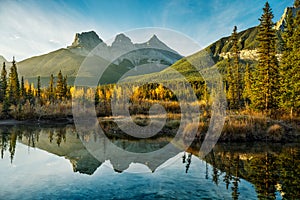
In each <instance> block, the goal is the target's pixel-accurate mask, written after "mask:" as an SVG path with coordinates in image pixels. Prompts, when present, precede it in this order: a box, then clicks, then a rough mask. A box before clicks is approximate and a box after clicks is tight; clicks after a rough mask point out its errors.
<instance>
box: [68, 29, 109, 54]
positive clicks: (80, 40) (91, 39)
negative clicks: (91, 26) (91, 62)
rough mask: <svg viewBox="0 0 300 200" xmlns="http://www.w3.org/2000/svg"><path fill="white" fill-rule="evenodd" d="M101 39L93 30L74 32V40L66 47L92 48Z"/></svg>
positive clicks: (100, 41)
mask: <svg viewBox="0 0 300 200" xmlns="http://www.w3.org/2000/svg"><path fill="white" fill-rule="evenodd" d="M102 42H103V40H101V39H100V38H99V36H98V35H97V33H96V32H95V31H88V32H82V33H76V34H75V38H74V41H73V43H72V45H71V46H68V48H85V49H87V50H92V49H94V48H95V47H96V46H97V45H98V44H99V43H102Z"/></svg>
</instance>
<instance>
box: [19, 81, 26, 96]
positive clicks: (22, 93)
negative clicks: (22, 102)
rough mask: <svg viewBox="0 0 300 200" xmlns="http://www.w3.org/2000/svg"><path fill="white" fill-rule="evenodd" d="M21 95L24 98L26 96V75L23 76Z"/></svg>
mask: <svg viewBox="0 0 300 200" xmlns="http://www.w3.org/2000/svg"><path fill="white" fill-rule="evenodd" d="M20 96H21V97H22V98H24V97H25V96H26V91H25V87H24V77H23V76H22V78H21V88H20Z"/></svg>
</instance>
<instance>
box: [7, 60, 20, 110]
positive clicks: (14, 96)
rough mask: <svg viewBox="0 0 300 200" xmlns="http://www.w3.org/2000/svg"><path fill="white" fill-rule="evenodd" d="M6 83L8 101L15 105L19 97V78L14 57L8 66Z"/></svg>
mask: <svg viewBox="0 0 300 200" xmlns="http://www.w3.org/2000/svg"><path fill="white" fill-rule="evenodd" d="M8 84H9V87H8V89H9V91H8V98H9V101H10V103H12V104H15V105H16V104H17V103H18V102H19V98H20V83H19V78H18V72H17V65H16V61H15V57H13V61H12V66H11V68H10V73H9V83H8Z"/></svg>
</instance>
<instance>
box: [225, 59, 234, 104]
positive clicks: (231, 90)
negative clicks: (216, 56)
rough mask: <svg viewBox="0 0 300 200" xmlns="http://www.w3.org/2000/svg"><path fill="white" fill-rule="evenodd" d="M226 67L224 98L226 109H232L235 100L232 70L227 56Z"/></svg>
mask: <svg viewBox="0 0 300 200" xmlns="http://www.w3.org/2000/svg"><path fill="white" fill-rule="evenodd" d="M226 67H227V75H226V83H227V84H226V88H227V91H226V97H227V102H228V108H229V109H233V108H234V100H235V99H236V93H235V91H234V85H235V84H234V77H233V73H232V72H233V69H232V65H231V63H230V58H229V56H228V57H227V59H226Z"/></svg>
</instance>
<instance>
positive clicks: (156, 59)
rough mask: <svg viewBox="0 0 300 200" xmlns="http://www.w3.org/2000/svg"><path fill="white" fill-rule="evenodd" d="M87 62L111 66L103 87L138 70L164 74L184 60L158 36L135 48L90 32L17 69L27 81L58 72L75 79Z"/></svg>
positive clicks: (120, 37)
mask: <svg viewBox="0 0 300 200" xmlns="http://www.w3.org/2000/svg"><path fill="white" fill-rule="evenodd" d="M86 58H95V59H98V60H99V59H100V60H105V61H107V62H110V63H111V69H108V70H106V74H105V76H106V77H105V78H104V79H103V80H105V81H104V82H103V83H113V82H115V81H117V80H118V78H120V77H121V76H122V74H124V73H125V72H126V71H128V70H130V69H133V68H135V67H136V66H139V65H145V64H148V67H147V68H148V69H147V70H144V73H145V72H146V73H151V72H156V71H161V70H162V69H164V68H166V67H168V66H170V65H172V64H173V63H174V62H176V61H177V60H179V59H181V58H182V56H181V55H179V54H178V53H177V52H176V51H174V50H173V49H171V48H169V47H168V46H167V45H166V44H164V43H163V42H162V41H160V40H159V39H158V37H157V36H155V35H153V37H152V38H150V39H149V40H148V41H147V42H145V43H141V44H134V43H133V42H132V41H131V39H130V38H129V37H127V36H126V35H125V34H119V35H117V36H116V37H115V40H114V41H113V43H112V44H111V46H109V45H107V44H106V43H104V42H103V40H102V39H101V38H100V37H99V36H98V35H97V34H96V33H95V32H94V31H90V32H83V33H76V34H75V38H74V41H73V43H72V44H71V45H70V46H68V47H67V48H62V49H59V50H56V51H53V52H50V53H48V54H44V55H41V56H36V57H32V58H29V59H26V60H23V61H21V62H19V63H18V69H19V74H20V75H21V76H24V77H25V78H28V79H30V78H36V77H37V76H41V77H49V76H50V75H51V74H54V75H56V74H57V73H58V72H59V70H61V71H62V73H63V74H64V75H67V76H68V77H76V75H77V72H78V69H79V67H80V65H81V63H82V62H83V61H84V60H85V59H86ZM98 67H101V66H98ZM95 70H97V67H95ZM85 76H86V77H90V76H93V74H91V73H88V74H85Z"/></svg>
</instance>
